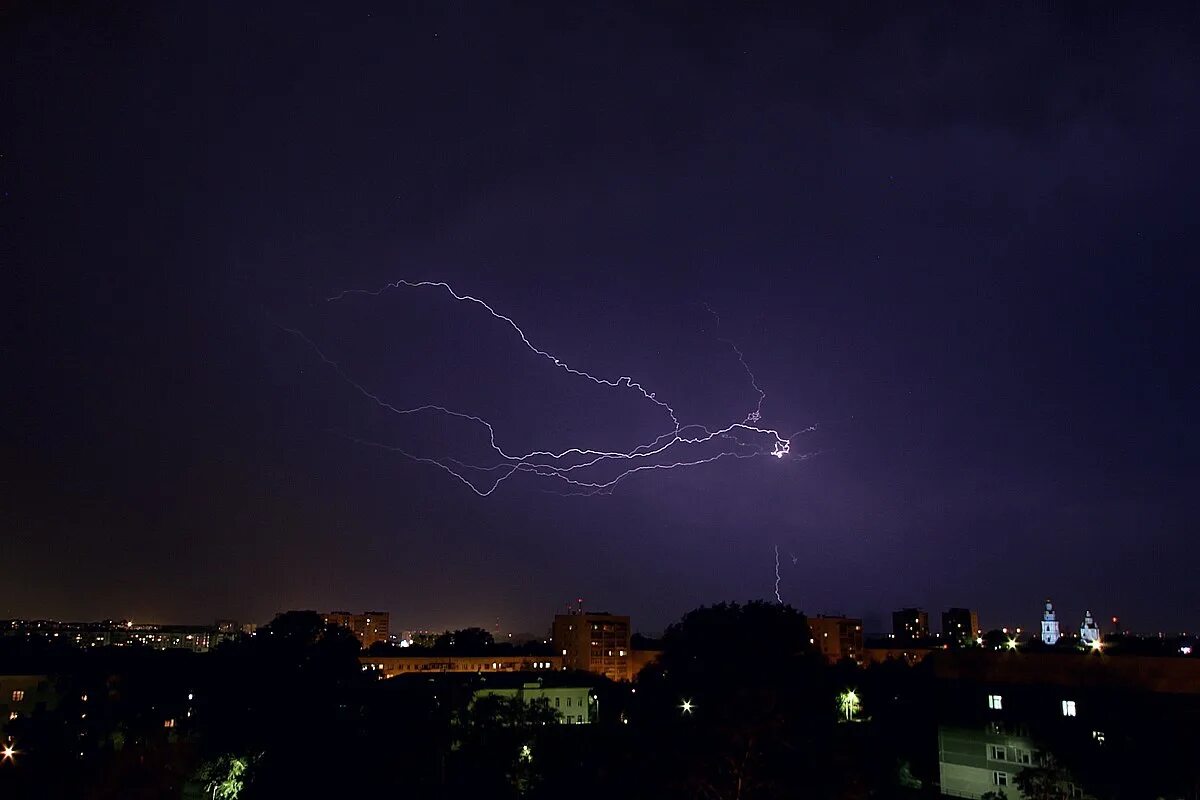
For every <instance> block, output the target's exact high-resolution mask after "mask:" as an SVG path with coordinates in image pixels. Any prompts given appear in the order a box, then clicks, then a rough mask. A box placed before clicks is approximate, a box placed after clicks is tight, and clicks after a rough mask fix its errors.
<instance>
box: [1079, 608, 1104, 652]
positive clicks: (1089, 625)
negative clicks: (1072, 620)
mask: <svg viewBox="0 0 1200 800" xmlns="http://www.w3.org/2000/svg"><path fill="white" fill-rule="evenodd" d="M1098 641H1100V626H1099V625H1097V624H1096V620H1094V619H1092V612H1091V611H1088V612H1087V613H1086V614H1084V617H1083V624H1082V625H1080V626H1079V643H1080V644H1082V645H1083V646H1084V647H1091V645H1092V644H1093V643H1095V642H1098Z"/></svg>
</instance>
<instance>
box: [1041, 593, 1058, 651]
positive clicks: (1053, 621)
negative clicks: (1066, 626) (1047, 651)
mask: <svg viewBox="0 0 1200 800" xmlns="http://www.w3.org/2000/svg"><path fill="white" fill-rule="evenodd" d="M1058 637H1059V631H1058V617H1056V616H1055V615H1054V603H1051V602H1050V598H1046V610H1045V611H1044V612H1043V613H1042V642H1043V643H1045V644H1057V643H1058Z"/></svg>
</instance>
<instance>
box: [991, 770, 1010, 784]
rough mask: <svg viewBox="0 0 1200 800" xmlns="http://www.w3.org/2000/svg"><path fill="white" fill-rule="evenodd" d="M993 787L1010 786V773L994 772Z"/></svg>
mask: <svg viewBox="0 0 1200 800" xmlns="http://www.w3.org/2000/svg"><path fill="white" fill-rule="evenodd" d="M992 785H993V786H1008V773H1007V772H993V773H992Z"/></svg>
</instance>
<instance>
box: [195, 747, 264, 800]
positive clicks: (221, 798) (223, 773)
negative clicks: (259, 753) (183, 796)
mask: <svg viewBox="0 0 1200 800" xmlns="http://www.w3.org/2000/svg"><path fill="white" fill-rule="evenodd" d="M252 764H253V759H250V758H242V757H239V756H234V755H230V754H225V755H222V756H219V757H217V758H215V759H213V760H211V761H208V762H205V763H204V764H203V765H202V766H201V767H200V769H199V770H198V771H197V774H196V777H197V779H198V781H199V782H200V783H203V784H204V791H205V793H206V794H208V795H209V796H210V797H212V800H238V797H240V796H241V794H242V790H243V789H244V788H246V783H247V782H248V780H249V777H250V776H249V771H250V767H251V765H252Z"/></svg>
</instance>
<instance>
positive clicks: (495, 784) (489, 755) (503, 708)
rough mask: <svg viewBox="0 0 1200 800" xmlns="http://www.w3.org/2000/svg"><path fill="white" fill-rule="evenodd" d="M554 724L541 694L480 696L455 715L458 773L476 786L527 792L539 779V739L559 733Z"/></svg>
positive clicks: (555, 718) (554, 717)
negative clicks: (538, 696)
mask: <svg viewBox="0 0 1200 800" xmlns="http://www.w3.org/2000/svg"><path fill="white" fill-rule="evenodd" d="M557 722H558V712H557V711H555V710H554V709H553V708H551V707H550V701H548V700H546V699H544V698H541V699H537V700H534V701H532V702H525V701H523V700H521V699H520V698H516V697H503V696H499V695H485V696H483V697H479V698H478V699H476V700H475V701H474V702H473V703H472V704H471V705H470V706H469V707H468V708H467V709H466V710H465V711H462V712H460V713H459V714H457V715H456V716H455V719H454V733H455V749H456V750H457V753H456V760H457V761H458V763H459V765H460V766H461V767H462V769H460V770H458V771H457V772H458V774H459V775H460V776H461V777H462V779H464V780H466V781H467V782H469V784H470V788H474V789H477V790H484V791H489V792H511V793H515V794H516V795H524V794H526V793H528V792H530V791H531V790H532V789H534V788H535V787H536V786H537V785H538V784H539V783H541V781H542V778H543V770H542V767H541V762H542V760H543V757H542V756H541V751H542V746H541V739H542V738H543V736H544V735H545V734H546V733H547V731H551V732H560V731H559V730H558V728H557V726H556V725H554V723H557ZM464 788H466V787H464Z"/></svg>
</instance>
